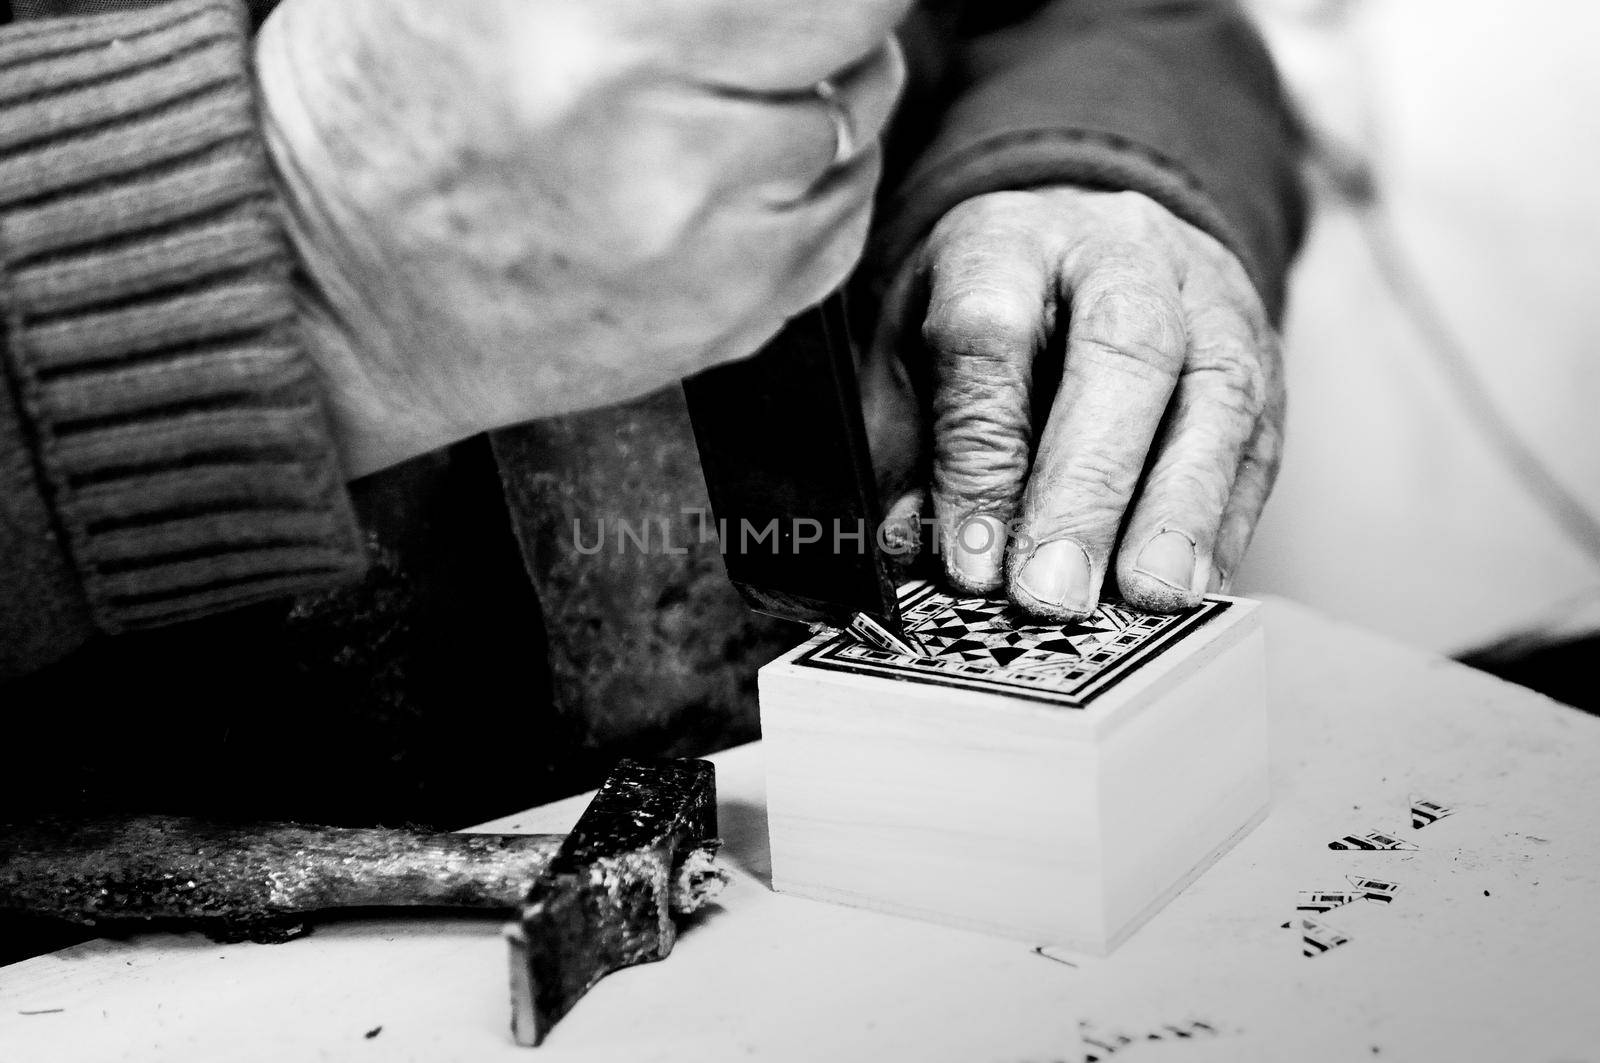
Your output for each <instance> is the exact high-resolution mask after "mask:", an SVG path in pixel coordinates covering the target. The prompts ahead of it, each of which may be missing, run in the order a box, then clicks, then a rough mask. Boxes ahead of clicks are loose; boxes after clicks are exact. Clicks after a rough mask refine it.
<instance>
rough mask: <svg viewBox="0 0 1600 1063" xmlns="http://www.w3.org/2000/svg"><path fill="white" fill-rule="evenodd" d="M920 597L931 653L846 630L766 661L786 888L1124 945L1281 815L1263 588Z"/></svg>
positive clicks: (915, 610) (770, 791)
mask: <svg viewBox="0 0 1600 1063" xmlns="http://www.w3.org/2000/svg"><path fill="white" fill-rule="evenodd" d="M901 599H902V606H903V609H904V612H905V616H906V621H907V627H908V629H909V630H911V631H912V632H913V633H915V634H917V635H918V636H919V637H920V638H921V639H922V640H923V641H924V642H925V643H926V644H927V645H928V647H929V649H930V651H932V656H930V657H929V658H926V659H923V660H921V661H915V660H913V659H911V658H907V657H902V656H898V655H895V654H890V653H886V652H883V651H879V650H874V649H871V648H869V647H866V646H864V645H862V644H860V643H857V642H855V641H854V640H853V639H851V638H850V637H849V636H840V635H833V634H825V635H819V636H817V637H816V638H813V639H812V640H810V641H809V642H807V643H805V644H804V645H802V646H799V647H797V648H796V649H794V650H792V651H790V652H789V653H787V654H785V655H784V656H782V657H780V658H779V659H778V660H776V661H774V662H772V663H771V664H769V665H767V666H766V667H765V668H763V669H762V670H761V674H760V698H761V729H762V738H763V745H764V747H765V756H766V763H767V812H768V820H769V830H770V836H771V841H772V879H773V886H774V887H775V888H776V889H778V890H779V891H782V892H784V893H792V894H798V895H801V896H806V897H814V898H818V899H821V900H828V901H835V902H839V903H842V904H850V905H857V906H860V907H864V908H873V909H878V910H881V911H885V912H893V913H897V914H902V915H908V916H915V917H919V918H924V919H929V920H933V921H935V922H939V923H946V924H951V925H955V926H962V927H968V928H972V929H976V930H983V931H988V932H992V933H996V934H1002V935H1006V936H1011V937H1017V938H1021V939H1023V940H1025V941H1029V942H1032V943H1034V944H1041V945H1042V944H1051V945H1058V946H1064V947H1067V948H1072V949H1079V950H1083V951H1087V952H1092V953H1097V954H1104V953H1106V952H1109V951H1111V950H1112V949H1114V948H1115V947H1116V946H1117V945H1118V944H1120V943H1121V942H1122V940H1123V939H1124V938H1126V937H1127V936H1128V935H1129V934H1131V933H1132V932H1133V931H1134V930H1135V929H1137V928H1138V927H1139V925H1140V924H1141V923H1143V922H1144V921H1145V920H1146V919H1148V918H1150V916H1152V915H1154V914H1155V913H1156V912H1157V911H1159V910H1160V908H1161V907H1162V905H1164V904H1165V903H1166V902H1167V901H1168V900H1170V899H1171V898H1172V897H1173V896H1175V895H1176V894H1177V892H1178V891H1179V890H1181V889H1182V888H1183V887H1184V886H1185V885H1187V884H1188V883H1189V882H1191V881H1192V880H1193V879H1194V878H1195V877H1196V876H1198V875H1199V874H1200V873H1201V872H1202V871H1204V870H1205V868H1206V867H1207V866H1209V865H1210V864H1211V863H1212V862H1213V861H1214V860H1216V858H1217V857H1218V856H1220V855H1221V854H1222V853H1223V852H1225V851H1227V849H1228V848H1229V847H1230V846H1231V845H1232V844H1233V843H1234V842H1235V841H1237V840H1238V839H1239V838H1241V837H1243V836H1244V835H1245V834H1246V833H1248V832H1249V831H1250V829H1251V828H1252V827H1254V826H1255V824H1256V823H1258V822H1260V820H1261V818H1262V817H1263V816H1264V815H1265V813H1266V807H1267V799H1268V782H1267V714H1266V675H1265V661H1264V654H1263V646H1262V635H1261V630H1260V624H1259V622H1258V619H1257V616H1256V608H1257V606H1256V603H1254V602H1250V601H1246V600H1243V599H1238V598H1224V597H1211V598H1208V599H1207V600H1206V601H1205V602H1204V603H1203V604H1202V605H1201V606H1200V607H1199V608H1198V609H1197V610H1196V611H1195V612H1193V613H1192V614H1189V615H1186V616H1181V617H1152V616H1147V615H1145V614H1140V613H1135V612H1133V611H1131V610H1129V609H1126V608H1125V607H1121V606H1118V605H1107V606H1102V607H1101V609H1100V610H1099V611H1098V612H1097V613H1096V614H1095V615H1094V616H1092V617H1090V618H1089V620H1088V621H1086V622H1085V623H1082V624H1071V625H1066V626H1064V627H1063V626H1048V625H1040V626H1035V625H1031V624H1029V623H1028V622H1026V621H1022V620H1021V619H1020V618H1018V617H1016V616H1015V615H1014V614H1012V613H1010V612H1009V611H1008V610H1006V609H1005V607H1004V606H1002V605H1001V604H999V603H991V602H985V601H983V600H981V599H952V598H950V597H949V596H947V595H945V594H943V593H942V592H939V591H937V590H935V589H934V588H933V587H931V586H929V585H927V584H915V585H908V586H907V587H906V588H903V589H902V591H901Z"/></svg>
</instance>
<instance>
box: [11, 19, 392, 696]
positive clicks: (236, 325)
mask: <svg viewBox="0 0 1600 1063" xmlns="http://www.w3.org/2000/svg"><path fill="white" fill-rule="evenodd" d="M247 34H248V28H247V23H246V19H245V15H244V9H243V6H242V5H241V4H235V3H228V2H224V0H201V2H194V0H185V2H182V3H175V4H170V5H165V6H160V7H155V8H150V9H145V10H141V11H136V12H131V13H127V14H116V15H105V16H98V17H91V18H79V19H55V20H44V21H39V22H33V23H21V24H18V25H16V26H14V27H9V28H7V29H5V30H3V31H0V108H4V110H3V112H0V114H3V120H0V281H3V289H0V298H3V300H4V311H5V320H6V334H5V350H4V368H5V383H6V387H7V395H6V397H5V398H6V402H5V404H4V405H5V410H4V415H3V416H0V476H3V482H0V491H3V492H4V502H3V508H0V513H3V515H4V519H3V520H0V549H4V550H5V552H6V559H5V562H4V569H3V570H0V571H3V577H0V643H3V650H0V676H4V675H7V674H16V673H19V672H22V671H26V670H29V669H31V668H34V667H37V666H39V665H41V664H43V663H46V662H47V661H48V660H49V659H51V658H53V657H58V656H60V655H61V654H62V653H64V652H65V651H66V650H68V649H70V648H71V647H72V646H73V645H75V644H76V643H77V642H80V641H81V640H82V639H84V638H86V637H87V636H88V635H89V634H91V633H92V632H93V631H95V630H102V631H110V632H116V631H121V630H125V629H128V628H134V627H143V626H149V625H154V624H163V623H171V622H174V621H178V620H183V619H188V618H191V617H196V616H200V615H204V614H206V613H210V612H215V611H217V610H221V609H227V608H232V607H236V606H239V605H243V604H247V603H249V602H253V601H258V600H261V599H264V598H268V597H275V596H279V595H285V594H291V593H294V592H297V591H301V590H305V589H309V588H312V587H319V586H325V585H327V584H328V583H330V582H336V581H338V580H341V579H343V578H347V577H349V576H351V575H353V574H354V573H355V572H357V571H358V570H359V568H360V566H361V547H360V540H359V536H358V534H357V529H356V525H355V522H354V519H353V517H352V516H351V513H350V508H349V502H348V499H347V497H346V495H345V492H344V486H343V475H342V473H341V471H340V468H339V465H338V463H337V460H336V454H335V450H334V447H333V444H332V441H331V436H330V432H329V428H328V424H327V418H326V415H325V413H324V411H323V401H322V397H321V395H320V393H319V391H318V388H317V384H316V382H315V380H314V378H313V376H312V373H311V369H310V365H309V363H308V362H307V360H306V359H305V357H304V355H303V353H302V351H301V345H300V340H299V330H298V325H297V322H296V320H295V316H294V305H293V301H292V297H291V291H290V285H289V270H290V260H289V254H288V250H287V247H286V245H285V243H284V240H283V236H282V231H281V224H280V221H279V218H278V208H277V204H276V202H275V200H274V198H273V195H272V191H271V187H270V184H269V182H268V178H267V170H266V166H265V162H264V159H263V155H262V150H261V145H260V140H259V134H258V133H257V131H256V128H255V106H254V99H253V95H252V90H251V85H250V78H249V72H248V71H249V67H248V59H247Z"/></svg>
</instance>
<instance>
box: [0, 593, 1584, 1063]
mask: <svg viewBox="0 0 1600 1063" xmlns="http://www.w3.org/2000/svg"><path fill="white" fill-rule="evenodd" d="M1264 619H1265V623H1266V628H1267V634H1268V639H1269V649H1268V652H1269V660H1270V662H1271V669H1272V706H1273V713H1274V717H1273V730H1272V741H1273V761H1274V767H1273V788H1274V793H1273V800H1274V804H1273V810H1272V813H1271V815H1270V816H1269V818H1268V819H1267V821H1266V822H1265V823H1264V824H1263V825H1262V826H1261V827H1259V828H1258V829H1257V830H1256V831H1255V832H1254V833H1253V834H1251V835H1250V836H1249V837H1247V838H1245V839H1244V840H1243V841H1242V842H1241V843H1240V844H1239V845H1238V847H1237V848H1235V849H1234V850H1233V851H1232V852H1230V853H1229V854H1227V855H1226V856H1224V857H1223V858H1222V860H1221V861H1220V862H1218V863H1217V865H1216V866H1215V867H1213V868H1212V869H1211V870H1210V871H1208V872H1206V874H1205V875H1203V876H1202V877H1201V878H1200V879H1199V881H1197V882H1196V883H1195V884H1194V885H1193V886H1191V887H1190V888H1189V889H1188V890H1187V891H1185V892H1184V893H1183V895H1181V896H1180V897H1178V898H1177V899H1176V900H1175V901H1173V903H1172V904H1170V905H1169V906H1168V907H1167V908H1166V910H1165V911H1163V912H1161V913H1160V914H1159V915H1157V916H1156V917H1155V918H1154V919H1153V920H1152V921H1151V922H1150V923H1149V924H1147V925H1146V926H1145V927H1144V928H1143V929H1142V930H1140V931H1139V932H1138V933H1136V934H1135V935H1134V936H1133V938H1132V939H1131V940H1130V941H1129V942H1128V943H1127V944H1125V945H1124V946H1123V947H1122V948H1121V949H1120V950H1118V951H1117V952H1116V953H1115V954H1114V955H1112V956H1110V957H1108V958H1104V959H1094V958H1086V957H1065V958H1066V959H1069V960H1070V961H1071V964H1070V965H1069V963H1065V962H1057V961H1056V960H1054V959H1052V958H1050V957H1047V956H1041V955H1037V954H1035V953H1034V952H1032V951H1031V950H1030V949H1029V948H1028V946H1027V945H1026V944H1022V943H1018V942H1014V941H1006V940H1002V939H998V938H989V937H984V936H981V935H978V934H973V933H969V932H965V931H958V930H950V929H946V928H943V927H938V926H931V925H927V924H922V923H917V922H912V921H909V920H903V919H898V918H894V917H890V916H882V915H877V914H873V913H868V912H862V911H856V910H852V909H848V908H841V907H834V906H830V905H825V904H820V903H817V902H813V901H806V900H801V899H797V898H791V897H784V896H780V895H777V894H774V893H772V892H771V891H770V890H769V889H768V888H767V886H766V885H765V881H764V879H765V875H766V867H767V856H766V839H765V831H764V816H763V811H762V792H763V786H762V762H761V749H760V747H759V746H758V745H757V746H746V747H743V748H741V749H737V750H732V751H730V752H728V753H725V754H722V755H720V756H718V757H716V758H713V759H715V760H716V761H717V763H718V786H719V789H720V794H721V815H722V827H723V832H724V836H725V837H726V838H727V841H728V846H727V849H726V855H727V857H728V860H729V861H730V862H731V863H732V864H733V865H734V867H735V874H734V879H733V883H732V885H731V886H730V887H729V889H728V890H727V891H726V893H725V894H724V895H723V897H722V901H721V910H720V911H716V912H714V913H713V914H712V915H711V916H710V917H709V918H706V919H705V920H703V921H702V922H701V923H699V924H698V925H696V926H694V927H692V928H691V929H689V930H688V931H687V932H686V933H685V934H684V935H683V936H682V938H681V939H680V941H679V943H678V947H677V949H676V951H675V952H674V953H673V955H672V956H671V957H670V958H669V959H668V960H667V961H666V962H665V963H662V964H656V965H650V966H646V967H641V968H634V969H631V970H627V971H623V972H619V973H618V974H615V975H612V976H611V977H609V978H607V979H606V980H605V981H603V982H602V983H601V984H600V985H599V986H597V987H596V988H595V989H593V990H592V991H591V992H590V993H589V995H588V996H587V997H586V998H585V999H584V1000H583V1001H582V1002H581V1003H580V1005H579V1006H578V1008H577V1009H576V1010H575V1011H574V1012H573V1013H572V1014H571V1015H569V1016H568V1017H567V1018H566V1019H565V1020H563V1022H562V1023H561V1025H560V1026H558V1027H557V1029H556V1031H555V1033H554V1034H553V1035H552V1037H551V1038H550V1040H549V1041H548V1042H547V1043H546V1044H545V1046H543V1047H541V1048H538V1049H519V1048H516V1047H515V1046H513V1045H512V1044H511V1042H510V1038H509V1035H508V1033H507V1028H506V1024H507V1018H508V1007H507V1001H506V998H507V992H506V957H505V946H504V944H503V943H502V941H501V940H500V937H499V930H498V926H497V925H496V924H494V923H493V922H483V921H476V920H466V919H463V920H428V921H422V922H402V921H393V922H391V921H383V922H359V923H353V924H343V925H334V926H326V927H323V928H321V929H319V930H318V931H317V932H316V933H315V934H313V935H312V936H310V937H309V938H306V939H302V940H300V941H295V942H292V943H290V944H287V945H276V946H261V945H248V944H241V945H216V944H212V943H211V942H208V941H206V940H204V939H203V938H201V937H200V936H198V935H194V934H189V935H183V936H173V935H148V936H144V937H140V938H136V939H134V940H132V941H131V942H107V941H96V942H91V943H88V944H86V945H82V946H78V947H75V948H71V949H67V950H65V951H63V952H60V953H56V954H54V955H50V956H43V957H39V958H36V959H32V960H28V961H25V962H23V963H18V964H14V965H12V966H9V967H5V968H0V1060H3V1061H6V1063H10V1061H13V1060H16V1061H22V1060H28V1061H32V1060H51V1061H69V1060H116V1059H130V1060H153V1059H162V1060H165V1059H172V1060H205V1061H208V1063H210V1061H220V1060H272V1061H275V1063H282V1061H290V1060H313V1059H347V1058H351V1059H363V1058H370V1059H374V1060H378V1059H381V1060H413V1059H415V1060H456V1059H460V1060H474V1061H478V1060H495V1059H505V1060H523V1061H526V1060H529V1059H538V1060H543V1061H545V1063H559V1061H561V1060H569V1059H572V1060H577V1059H582V1060H586V1061H609V1060H616V1061H628V1063H642V1061H647V1060H696V1061H705V1060H722V1059H730V1058H746V1057H748V1058H758V1059H779V1060H806V1061H810V1060H902V1059H903V1060H917V1061H930V1063H931V1061H942V1060H950V1061H961V1063H983V1061H986V1060H995V1061H1007V1063H1023V1061H1046V1060H1066V1061H1078V1060H1082V1059H1085V1058H1086V1056H1088V1055H1092V1054H1098V1055H1100V1057H1101V1058H1102V1059H1103V1058H1105V1057H1106V1054H1105V1053H1104V1052H1103V1051H1100V1050H1097V1049H1095V1048H1094V1047H1093V1045H1092V1044H1089V1043H1086V1042H1085V1041H1084V1039H1083V1035H1084V1034H1085V1033H1087V1034H1088V1036H1089V1037H1090V1038H1092V1039H1093V1040H1098V1041H1108V1040H1111V1039H1114V1038H1115V1036H1116V1035H1117V1034H1118V1033H1121V1034H1124V1035H1126V1036H1127V1037H1128V1038H1130V1042H1131V1043H1128V1044H1126V1045H1124V1046H1122V1047H1121V1048H1120V1050H1118V1051H1117V1052H1116V1053H1115V1056H1116V1059H1117V1060H1118V1063H1122V1061H1124V1060H1131V1061H1133V1063H1138V1061H1140V1060H1160V1059H1164V1058H1171V1059H1174V1060H1177V1059H1181V1060H1183V1063H1198V1061H1202V1060H1224V1059H1226V1060H1252V1059H1260V1060H1275V1061H1281V1060H1322V1059H1327V1060H1355V1059H1374V1058H1377V1059H1383V1060H1392V1059H1419V1060H1444V1059H1449V1060H1476V1059H1482V1060H1495V1061H1502V1060H1512V1059H1517V1060H1535V1059H1537V1060H1551V1061H1556V1060H1562V1061H1564V1060H1580V1059H1595V1058H1597V1057H1600V826H1597V821H1600V720H1597V719H1591V718H1589V717H1586V716H1583V715H1582V714H1580V713H1578V712H1576V711H1573V710H1570V709H1566V708H1564V707H1562V706H1559V705H1557V704H1555V703H1553V702H1550V701H1548V700H1546V699H1544V698H1541V697H1539V696H1537V695H1534V694H1530V693H1528V692H1526V691H1523V690H1521V689H1519V688H1516V687H1511V686H1508V685H1505V684H1502V683H1499V682H1498V681H1496V680H1494V679H1491V678H1488V677H1486V676H1482V675H1479V674H1477V673H1474V672H1471V671H1469V670H1467V669H1465V668H1461V667H1458V666H1456V665H1454V664H1451V663H1449V662H1447V661H1443V660H1439V659H1436V658H1431V657H1428V656H1425V655H1422V654H1419V653H1417V652H1415V651H1412V650H1408V649H1404V648H1402V647H1399V646H1397V645H1395V644H1393V643H1391V642H1388V641H1385V640H1383V639H1380V638H1377V637H1375V636H1372V635H1368V634H1366V633H1363V632H1361V631H1359V630H1356V629H1353V628H1349V627H1344V626H1340V625H1336V624H1334V623H1332V622H1330V621H1328V620H1326V619H1323V618H1321V617H1318V616H1316V615H1314V614H1312V613H1310V612H1307V611H1306V610H1304V609H1301V608H1299V607H1297V606H1293V605H1290V604H1288V603H1284V602H1273V603H1270V605H1269V607H1268V609H1267V610H1266V612H1265V618H1264ZM1412 793H1418V794H1420V795H1423V796H1426V797H1429V798H1430V799H1432V800H1435V801H1439V802H1442V803H1444V804H1448V805H1451V806H1453V807H1454V808H1455V814H1454V815H1452V816H1450V817H1448V818H1445V819H1442V820H1440V821H1439V822H1438V823H1436V824H1434V825H1432V826H1430V827H1428V828H1426V829H1425V830H1422V831H1419V832H1415V833H1414V832H1412V831H1411V830H1410V824H1409V816H1408V807H1409V798H1410V795H1411V794H1412ZM1175 796H1177V795H1175ZM1179 799H1181V796H1180V797H1179ZM584 803H585V799H584V798H575V799H571V800H568V801H563V802H559V803H557V804H554V805H549V806H546V807H544V808H539V809H534V810H532V811H529V812H526V813H523V814H521V815H516V816H510V817H507V818H506V819H504V820H499V821H496V822H494V823H491V824H485V825H483V826H484V828H486V829H501V830H517V831H553V830H564V829H566V828H567V827H568V826H569V825H570V824H571V823H572V821H573V820H575V819H576V817H577V815H578V813H579V811H580V810H581V809H582V807H583V805H584ZM1375 828H1376V829H1388V830H1391V831H1394V832H1396V833H1398V834H1400V835H1402V836H1404V837H1407V838H1411V839H1413V840H1414V841H1415V842H1416V843H1417V844H1418V845H1419V846H1420V847H1421V848H1420V849H1419V850H1417V851H1415V852H1396V853H1347V852H1334V851H1330V850H1329V849H1328V842H1329V841H1331V840H1333V839H1335V838H1337V837H1340V836H1342V835H1344V834H1347V833H1351V832H1360V831H1365V830H1370V829H1375ZM1347 874H1364V875H1371V876H1374V877H1379V878H1386V879H1390V880H1393V881H1398V882H1399V883H1401V889H1400V891H1399V893H1398V895H1397V896H1396V898H1395V900H1394V902H1393V903H1392V904H1389V905H1381V904H1376V903H1371V902H1357V903H1355V904H1352V905H1349V906H1346V907H1343V908H1339V909H1336V910H1334V911H1332V912H1330V913H1328V914H1327V915H1325V916H1321V917H1320V918H1321V919H1322V920H1323V921H1325V922H1327V923H1329V924H1331V925H1333V926H1335V927H1337V928H1338V929H1339V930H1341V931H1343V932H1344V933H1345V934H1347V935H1348V937H1349V938H1350V941H1349V943H1348V944H1346V945H1344V946H1342V947H1339V948H1336V949H1334V950H1332V951H1331V952H1328V953H1326V954H1324V955H1321V956H1317V957H1315V958H1310V959H1308V958H1305V957H1303V956H1302V955H1301V945H1300V940H1299V936H1298V935H1297V934H1295V933H1293V932H1291V931H1288V930H1284V929H1281V924H1282V923H1283V922H1284V921H1285V920H1286V919H1289V918H1290V917H1291V915H1292V914H1293V909H1294V907H1295V904H1296V902H1297V899H1298V898H1297V893H1298V891H1301V890H1335V889H1342V888H1345V887H1346V885H1347V883H1346V879H1345V876H1346V875H1347ZM1194 1020H1200V1021H1202V1022H1204V1023H1206V1024H1207V1025H1208V1026H1210V1027H1212V1028H1214V1029H1215V1030H1216V1031H1217V1033H1216V1034H1214V1035H1210V1034H1205V1033H1204V1031H1203V1030H1200V1029H1199V1028H1197V1027H1187V1028H1188V1029H1190V1030H1192V1031H1195V1032H1196V1033H1197V1036H1194V1037H1191V1038H1189V1039H1186V1040H1184V1041H1183V1042H1182V1047H1175V1044H1176V1042H1175V1041H1174V1040H1173V1038H1172V1037H1171V1036H1170V1035H1169V1036H1168V1037H1167V1039H1165V1040H1161V1041H1151V1040H1146V1039H1145V1037H1146V1035H1147V1034H1148V1033H1150V1032H1153V1031H1158V1030H1160V1028H1161V1027H1162V1026H1163V1025H1164V1024H1168V1023H1173V1024H1179V1025H1184V1024H1188V1023H1191V1022H1193V1021H1194ZM379 1027H381V1029H379V1030H378V1032H377V1033H375V1034H374V1035H372V1036H370V1037H369V1036H367V1034H368V1033H369V1032H370V1031H373V1030H375V1029H377V1028H379ZM1113 1043H1114V1042H1113ZM530 1052H533V1053H537V1054H536V1055H532V1056H530V1055H529V1054H528V1053H530Z"/></svg>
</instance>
